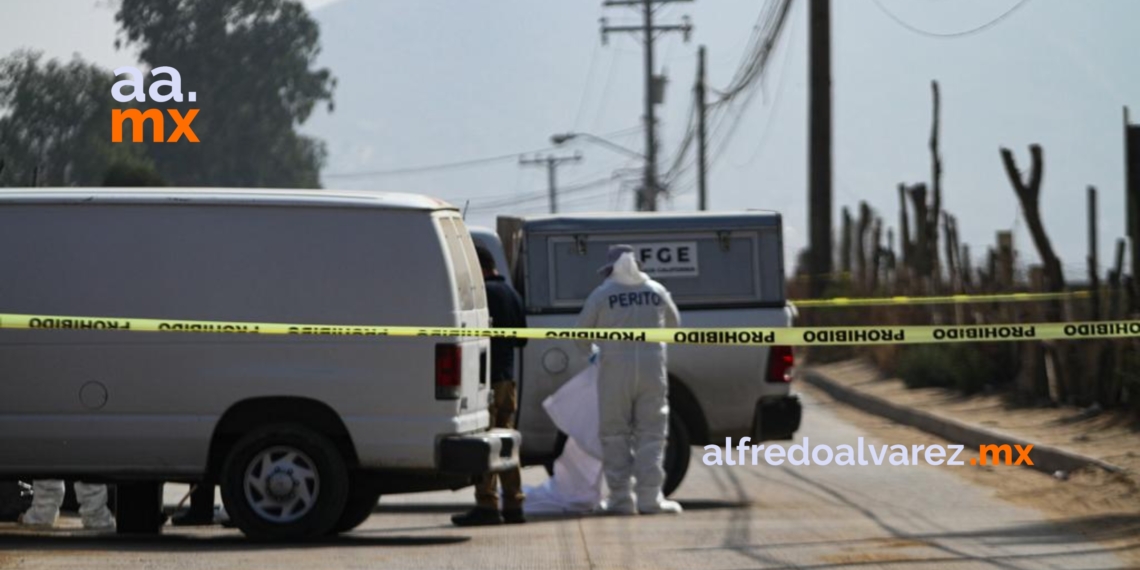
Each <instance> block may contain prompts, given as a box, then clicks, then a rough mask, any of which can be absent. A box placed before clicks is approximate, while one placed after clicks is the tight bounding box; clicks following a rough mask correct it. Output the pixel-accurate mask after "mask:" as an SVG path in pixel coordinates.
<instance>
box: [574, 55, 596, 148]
mask: <svg viewBox="0 0 1140 570" xmlns="http://www.w3.org/2000/svg"><path fill="white" fill-rule="evenodd" d="M601 50H602V49H601V46H599V45H598V44H597V43H595V44H594V50H593V51H591V52H590V65H589V67H588V68H587V71H586V83H585V85H584V86H583V87H582V97H581V99H579V100H578V112H577V113H575V114H574V123H573V124H574V129H575V130H577V129H578V128H579V123H580V122H581V121H582V112H583V111H585V110H586V99H587V98H588V97H589V95H590V88H591V87H593V86H594V69H595V68H596V67H597V63H598V52H599V51H601Z"/></svg>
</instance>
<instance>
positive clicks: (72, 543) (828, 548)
mask: <svg viewBox="0 0 1140 570" xmlns="http://www.w3.org/2000/svg"><path fill="white" fill-rule="evenodd" d="M833 405H837V404H832V403H824V402H823V401H822V400H819V399H817V398H814V397H808V398H807V410H806V417H805V420H804V421H805V423H804V427H803V430H802V434H803V435H807V436H809V437H810V438H811V440H812V442H813V443H827V444H830V445H833V446H834V445H839V444H842V443H851V442H854V441H855V440H856V438H857V437H859V436H860V435H865V433H864V432H863V431H861V430H860V429H858V428H856V427H855V426H853V425H852V424H850V423H847V422H845V421H843V420H841V419H839V418H838V417H837V416H836V415H835V414H834V413H833V412H832V410H831V409H830V406H833ZM884 443H885V442H884ZM696 451H699V450H694V452H696ZM959 469H965V467H962V468H959ZM544 477H545V475H544V473H543V472H542V471H541V470H529V471H528V472H527V473H526V478H527V479H528V480H530V481H531V482H538V481H541V480H542V479H543V478H544ZM172 496H175V495H174V494H173V493H172ZM677 498H678V499H679V500H681V502H682V503H683V504H684V506H685V508H686V512H685V514H684V515H682V516H680V517H639V518H606V517H587V518H581V519H562V520H544V521H533V522H532V523H531V524H527V525H525V526H522V527H498V528H484V529H474V530H472V529H458V528H454V527H452V526H451V525H450V524H449V522H448V518H447V517H448V515H449V514H450V513H453V512H456V511H459V510H462V509H465V508H467V507H468V506H469V505H470V504H471V500H470V491H469V490H465V491H462V492H457V493H447V492H445V493H428V494H419V495H405V496H400V497H391V498H385V499H384V500H382V501H381V503H380V508H379V509H378V511H377V513H376V514H375V515H374V516H373V517H372V518H371V519H370V520H369V522H368V523H366V524H365V525H364V526H363V527H361V528H360V529H358V530H357V531H356V532H354V533H352V534H351V535H348V536H345V537H341V538H338V539H336V540H334V541H330V542H328V543H324V544H317V545H298V546H290V547H281V546H278V545H258V544H251V543H249V542H246V541H245V540H244V539H242V538H240V536H239V535H238V533H237V531H231V530H225V529H220V528H211V529H199V530H192V531H186V530H181V529H172V528H169V527H168V528H167V533H166V534H165V535H164V536H162V537H155V538H153V539H148V540H139V539H130V540H127V539H120V538H118V537H114V536H91V535H86V534H85V533H84V532H83V531H76V530H68V529H63V530H57V531H53V532H48V533H28V532H25V531H22V530H17V529H15V528H14V527H12V526H11V525H8V526H4V525H0V568H31V569H45V568H92V569H94V568H108V569H112V568H113V569H122V568H184V569H195V570H197V569H207V568H236V569H246V568H248V569H255V568H257V569H260V568H274V569H276V570H285V569H289V568H298V569H305V570H310V569H312V568H327V569H339V568H346V569H348V568H455V569H463V570H466V569H471V568H494V569H496V570H498V569H508V568H542V569H544V570H554V569H559V568H678V569H742V568H846V567H857V568H952V569H958V568H1010V569H1013V568H1055V569H1062V568H1063V569H1077V568H1098V569H1099V568H1126V567H1128V565H1127V564H1126V563H1125V562H1124V561H1123V560H1122V559H1118V558H1117V557H1116V554H1118V553H1117V552H1114V551H1113V550H1112V549H1111V548H1109V547H1106V546H1102V545H1100V544H1098V543H1095V542H1090V541H1089V540H1088V539H1086V538H1084V537H1082V536H1080V535H1078V534H1076V533H1074V532H1072V531H1069V530H1066V529H1065V527H1063V526H1059V525H1056V524H1052V523H1049V522H1047V521H1046V520H1045V519H1044V518H1043V516H1042V515H1041V514H1040V513H1038V512H1037V511H1035V510H1031V509H1027V508H1023V507H1017V506H1013V505H1011V504H1008V503H1004V502H1002V501H1001V500H1000V499H997V498H995V497H994V496H993V493H992V491H991V490H989V489H988V488H985V487H979V486H976V485H974V484H971V483H969V482H967V481H966V480H965V479H964V478H963V477H961V476H959V475H956V474H954V473H952V472H948V471H947V469H946V468H935V467H929V466H909V467H903V466H900V467H861V468H860V467H837V466H829V467H819V466H812V467H787V466H785V467H771V466H757V467H753V466H737V467H727V466H725V467H707V466H705V465H703V464H701V463H700V460H699V455H697V456H694V463H693V467H692V469H691V470H690V472H689V476H688V478H687V479H686V480H685V482H684V484H683V485H682V486H681V488H680V489H679V491H678V494H677ZM65 523H66V525H68V526H70V527H72V528H74V527H75V525H76V524H77V523H76V521H75V520H74V519H72V520H68V521H65Z"/></svg>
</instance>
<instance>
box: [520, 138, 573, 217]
mask: <svg viewBox="0 0 1140 570" xmlns="http://www.w3.org/2000/svg"><path fill="white" fill-rule="evenodd" d="M581 161H582V155H581V154H580V153H575V154H574V155H572V156H554V155H553V154H548V155H546V156H542V155H535V157H534V158H527V157H525V156H520V157H519V165H520V166H545V167H546V182H547V185H548V187H549V191H550V213H551V214H557V213H558V166H559V165H561V164H563V163H566V162H581Z"/></svg>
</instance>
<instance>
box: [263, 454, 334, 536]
mask: <svg viewBox="0 0 1140 570" xmlns="http://www.w3.org/2000/svg"><path fill="white" fill-rule="evenodd" d="M244 487H245V500H246V502H247V503H248V504H249V507H250V508H251V509H253V512H254V513H256V514H257V516H259V517H261V518H262V519H264V520H266V521H268V522H272V523H278V524H284V523H291V522H293V521H296V520H298V519H300V518H301V517H304V516H305V515H307V514H308V513H309V511H312V510H313V507H314V506H315V505H316V504H317V496H318V495H319V493H320V489H321V478H320V474H319V473H318V472H317V468H316V466H315V465H314V463H313V461H312V460H311V459H309V456H307V455H305V454H304V453H303V452H302V451H301V450H299V449H296V448H294V447H289V446H283V445H280V446H275V447H270V448H267V449H265V450H262V451H261V452H260V453H258V454H257V455H255V456H254V457H253V459H252V460H250V462H249V467H248V468H246V470H245V485H244Z"/></svg>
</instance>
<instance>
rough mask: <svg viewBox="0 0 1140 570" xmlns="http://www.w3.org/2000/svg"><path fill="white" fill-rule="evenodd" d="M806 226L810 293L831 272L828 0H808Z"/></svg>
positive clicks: (820, 289) (819, 289)
mask: <svg viewBox="0 0 1140 570" xmlns="http://www.w3.org/2000/svg"><path fill="white" fill-rule="evenodd" d="M809 2H810V4H809V8H810V9H809V16H808V18H809V21H808V66H809V70H808V75H809V77H810V90H811V93H810V95H809V96H808V99H809V103H808V105H809V107H808V228H809V230H808V231H809V236H810V237H809V239H810V245H809V248H810V250H809V252H808V259H809V260H810V261H809V263H808V265H809V268H808V271H809V273H810V275H809V278H810V283H811V296H812V297H816V298H818V297H822V296H823V294H824V290H825V289H826V288H827V283H828V279H829V278H830V276H831V264H832V262H831V0H809Z"/></svg>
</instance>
